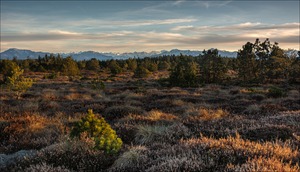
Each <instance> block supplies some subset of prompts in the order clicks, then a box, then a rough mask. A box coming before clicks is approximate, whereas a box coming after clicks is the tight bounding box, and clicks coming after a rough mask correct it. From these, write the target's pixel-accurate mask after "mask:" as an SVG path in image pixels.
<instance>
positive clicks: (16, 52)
mask: <svg viewBox="0 0 300 172" xmlns="http://www.w3.org/2000/svg"><path fill="white" fill-rule="evenodd" d="M46 54H48V55H50V54H52V53H49V52H35V51H31V50H23V49H17V48H11V49H8V50H6V51H4V52H1V53H0V59H13V58H14V57H16V58H17V59H27V58H30V59H37V58H38V57H39V56H40V57H44V56H45V55H46ZM54 54H55V55H57V54H58V53H54ZM59 54H60V55H61V56H62V57H67V56H72V58H73V59H75V60H89V59H92V58H96V59H98V60H110V59H128V58H145V57H158V56H164V55H175V56H177V55H180V54H182V55H189V56H194V57H195V56H198V55H199V54H202V51H197V50H179V49H172V50H170V51H167V50H162V51H152V52H130V53H100V52H95V51H83V52H77V53H59ZM286 54H288V55H289V56H290V55H293V54H297V50H287V51H286ZM219 55H220V56H222V57H232V58H235V57H236V56H237V51H233V52H231V51H224V50H219Z"/></svg>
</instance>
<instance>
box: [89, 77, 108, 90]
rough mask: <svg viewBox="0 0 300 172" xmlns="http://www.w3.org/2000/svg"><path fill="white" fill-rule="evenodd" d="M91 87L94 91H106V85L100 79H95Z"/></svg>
mask: <svg viewBox="0 0 300 172" xmlns="http://www.w3.org/2000/svg"><path fill="white" fill-rule="evenodd" d="M90 84H91V87H92V88H93V89H94V90H103V89H105V85H104V82H103V81H101V80H100V79H93V80H92V81H91V82H90Z"/></svg>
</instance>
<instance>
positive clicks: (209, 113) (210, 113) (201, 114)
mask: <svg viewBox="0 0 300 172" xmlns="http://www.w3.org/2000/svg"><path fill="white" fill-rule="evenodd" d="M228 114H229V113H228V112H227V111H225V110H223V109H217V110H214V109H204V108H200V109H192V110H191V111H189V112H187V120H191V121H207V120H217V119H221V118H224V117H226V116H228Z"/></svg>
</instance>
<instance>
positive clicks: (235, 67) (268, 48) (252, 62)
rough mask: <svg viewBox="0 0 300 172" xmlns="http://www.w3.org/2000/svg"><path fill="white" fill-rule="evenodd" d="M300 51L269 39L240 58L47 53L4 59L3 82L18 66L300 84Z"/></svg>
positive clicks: (188, 80)
mask: <svg viewBox="0 0 300 172" xmlns="http://www.w3.org/2000/svg"><path fill="white" fill-rule="evenodd" d="M299 57H300V52H298V57H297V56H288V55H286V54H285V52H284V50H283V49H281V48H280V47H279V44H278V43H277V42H275V43H273V44H272V43H271V42H270V41H269V39H266V40H265V41H262V42H261V41H260V40H259V39H256V41H255V42H254V43H251V42H247V43H246V44H245V45H243V46H242V49H240V50H239V51H238V53H237V58H227V57H221V56H220V55H219V54H218V50H217V49H210V50H207V51H206V50H203V52H202V54H200V55H199V56H197V57H192V56H187V55H182V54H181V55H179V56H175V55H168V56H160V57H155V58H149V57H146V58H143V59H140V58H129V59H124V60H116V59H112V60H106V61H100V60H97V59H95V58H93V59H90V60H81V61H75V60H74V59H73V58H72V57H71V56H69V57H66V58H63V57H61V56H60V55H59V54H58V55H54V54H50V55H45V56H44V57H39V58H38V59H26V60H17V59H13V60H1V61H0V72H1V73H2V74H3V76H4V77H3V79H2V80H3V81H2V82H6V81H7V79H8V77H11V76H12V74H11V73H12V72H11V71H13V68H16V66H18V67H19V68H21V69H23V70H24V71H25V72H26V71H33V72H51V73H53V74H57V73H60V74H61V75H67V76H78V75H80V74H81V72H82V71H93V72H96V73H99V72H103V71H104V70H109V71H110V72H111V74H112V75H116V74H119V73H122V72H134V75H133V76H134V77H136V78H144V77H147V76H149V75H150V74H151V73H152V72H156V71H169V72H170V76H169V78H168V79H167V83H168V84H169V85H171V86H181V87H194V86H199V85H202V84H210V83H216V84H227V83H231V84H237V83H242V84H264V83H282V82H289V83H300V58H299Z"/></svg>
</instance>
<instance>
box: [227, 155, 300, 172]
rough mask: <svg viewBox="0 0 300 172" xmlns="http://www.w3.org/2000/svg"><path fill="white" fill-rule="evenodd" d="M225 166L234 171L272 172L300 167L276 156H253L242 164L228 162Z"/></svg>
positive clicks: (294, 171) (282, 171)
mask: <svg viewBox="0 0 300 172" xmlns="http://www.w3.org/2000/svg"><path fill="white" fill-rule="evenodd" d="M227 168H228V169H229V170H230V171H234V172H244V171H245V172H246V171H262V172H263V171H270V172H271V171H272V172H299V171H300V167H299V165H298V164H296V165H292V164H291V163H284V162H282V161H280V160H278V159H276V158H264V157H258V158H257V157H255V158H253V159H250V158H249V159H248V160H247V162H246V163H244V164H242V165H236V166H235V165H232V164H228V165H227Z"/></svg>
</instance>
